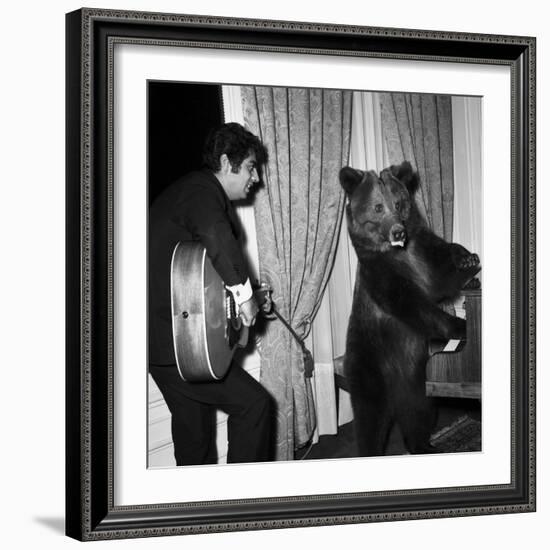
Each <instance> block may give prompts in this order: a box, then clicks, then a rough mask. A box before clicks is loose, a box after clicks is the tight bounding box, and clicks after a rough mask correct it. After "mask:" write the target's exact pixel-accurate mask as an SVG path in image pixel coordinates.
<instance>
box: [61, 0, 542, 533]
mask: <svg viewBox="0 0 550 550" xmlns="http://www.w3.org/2000/svg"><path fill="white" fill-rule="evenodd" d="M213 228H214V229H213ZM260 296H261V298H260ZM66 373H67V374H66V381H67V388H66V402H67V417H66V430H67V451H66V458H67V460H66V463H67V470H66V481H67V483H66V495H67V498H66V531H67V535H69V536H71V537H74V538H77V539H79V540H102V539H114V538H130V537H152V536H163V535H180V534H197V533H210V532H219V531H234V530H251V529H275V528H285V527H298V526H301V527H303V526H320V525H337V524H345V523H359V522H374V521H394V520H407V519H419V518H441V517H453V516H463V515H483V514H496V513H513V512H528V511H534V510H535V504H536V493H535V39H534V38H531V37H519V36H495V35H473V34H462V33H461V34H458V33H450V32H438V31H435V30H422V31H420V30H407V29H389V28H371V27H352V26H339V25H327V24H315V23H297V22H284V21H267V20H250V19H231V18H217V17H210V16H208V17H206V16H195V15H193V16H192V15H176V14H160V13H142V12H124V11H114V10H102V9H81V10H78V11H76V12H72V13H69V14H67V364H66Z"/></svg>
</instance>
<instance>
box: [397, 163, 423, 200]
mask: <svg viewBox="0 0 550 550" xmlns="http://www.w3.org/2000/svg"><path fill="white" fill-rule="evenodd" d="M390 170H391V173H392V174H393V175H394V176H395V177H396V178H397V179H398V180H400V181H401V182H403V183H404V184H405V187H406V188H407V190H408V191H409V194H411V195H414V193H416V190H417V189H418V187H419V185H420V179H419V178H418V172H415V171H414V170H413V167H412V165H411V163H410V162H409V161H408V160H404V161H403V162H402V163H401V164H398V165H395V164H394V165H393V166H391V167H390Z"/></svg>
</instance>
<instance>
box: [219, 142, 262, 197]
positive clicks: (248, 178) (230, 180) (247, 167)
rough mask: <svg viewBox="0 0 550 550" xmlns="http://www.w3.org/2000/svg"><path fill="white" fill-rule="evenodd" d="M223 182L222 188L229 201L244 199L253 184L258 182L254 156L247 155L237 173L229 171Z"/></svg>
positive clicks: (252, 154)
mask: <svg viewBox="0 0 550 550" xmlns="http://www.w3.org/2000/svg"><path fill="white" fill-rule="evenodd" d="M225 180H226V185H225V186H224V187H225V192H226V193H227V196H228V197H229V200H231V201H236V200H241V199H246V197H247V196H248V193H249V192H250V190H251V189H252V187H253V186H254V184H255V183H257V182H258V181H260V178H259V177H258V171H257V169H256V155H255V154H254V153H251V154H250V155H248V156H247V157H246V158H245V159H244V160H243V162H242V163H241V165H240V166H239V169H238V171H237V172H233V170H231V169H230V170H229V171H228V172H227V173H226V175H225Z"/></svg>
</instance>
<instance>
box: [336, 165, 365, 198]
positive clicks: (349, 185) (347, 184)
mask: <svg viewBox="0 0 550 550" xmlns="http://www.w3.org/2000/svg"><path fill="white" fill-rule="evenodd" d="M364 176H365V172H362V171H361V170H356V169H355V168H352V167H351V166H344V168H342V169H341V170H340V185H341V186H342V187H343V188H344V191H345V192H346V193H347V194H348V196H349V195H351V194H352V193H353V192H354V191H355V188H356V187H357V186H358V185H359V184H360V183H361V181H362V180H363V178H364Z"/></svg>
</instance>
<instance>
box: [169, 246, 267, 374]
mask: <svg viewBox="0 0 550 550" xmlns="http://www.w3.org/2000/svg"><path fill="white" fill-rule="evenodd" d="M170 271H171V274H170V292H171V302H172V303H171V305H172V332H173V335H174V351H175V355H176V363H177V366H178V371H179V374H180V376H181V377H182V378H183V379H184V380H186V381H189V382H209V381H213V380H221V379H222V378H223V377H224V376H225V374H226V372H227V370H228V368H229V365H230V364H231V360H232V359H233V355H234V353H235V351H236V349H237V348H238V347H244V346H246V344H247V342H248V333H249V329H248V327H246V326H245V325H244V324H243V323H242V320H241V318H240V317H239V315H238V312H237V306H236V304H235V301H234V299H233V295H232V294H231V292H229V291H228V290H227V289H226V288H225V285H224V284H223V281H222V279H221V277H220V276H219V275H218V273H217V271H216V270H215V269H214V266H213V265H212V262H211V261H210V259H209V258H208V256H207V254H206V250H205V248H204V247H203V246H202V244H200V243H198V242H179V243H178V244H177V245H176V246H175V248H174V252H173V253H172V263H171V269H170ZM268 291H269V290H267V289H265V287H263V288H262V289H261V291H260V292H261V293H263V294H260V296H259V297H258V295H257V299H258V300H261V299H262V295H263V297H264V299H265V293H266V292H268Z"/></svg>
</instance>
